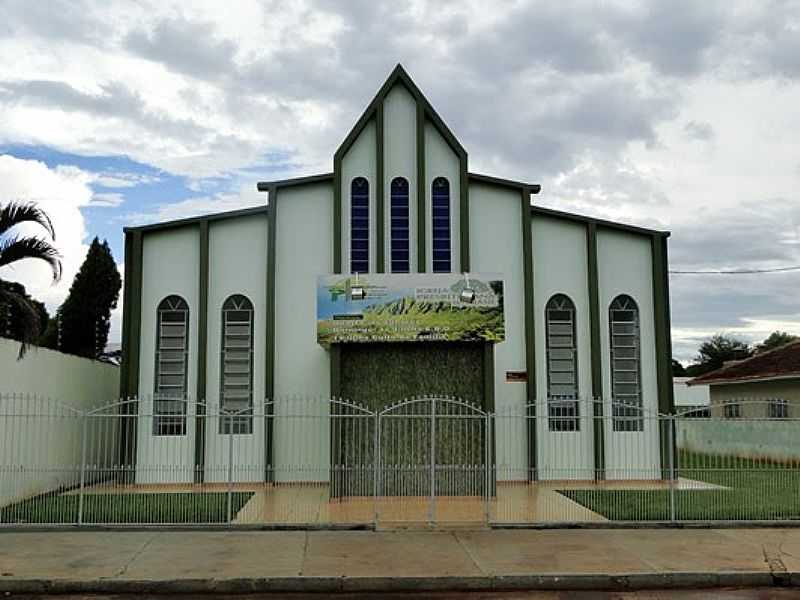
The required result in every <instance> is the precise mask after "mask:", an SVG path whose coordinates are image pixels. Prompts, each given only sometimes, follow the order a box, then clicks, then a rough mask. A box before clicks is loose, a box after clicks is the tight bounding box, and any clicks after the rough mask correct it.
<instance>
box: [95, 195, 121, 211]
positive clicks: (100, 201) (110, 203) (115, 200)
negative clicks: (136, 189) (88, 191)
mask: <svg viewBox="0 0 800 600" xmlns="http://www.w3.org/2000/svg"><path fill="white" fill-rule="evenodd" d="M123 202H125V196H123V195H122V194H120V193H117V192H100V193H95V194H94V196H93V198H92V201H91V203H90V204H89V206H97V207H103V208H115V207H117V206H119V205H120V204H122V203H123Z"/></svg>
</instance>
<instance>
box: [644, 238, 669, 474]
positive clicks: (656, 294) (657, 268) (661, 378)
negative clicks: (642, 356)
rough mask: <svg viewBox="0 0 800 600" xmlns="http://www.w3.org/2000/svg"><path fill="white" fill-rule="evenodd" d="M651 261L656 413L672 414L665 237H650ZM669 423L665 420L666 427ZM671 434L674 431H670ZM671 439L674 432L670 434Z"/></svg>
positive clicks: (664, 439)
mask: <svg viewBox="0 0 800 600" xmlns="http://www.w3.org/2000/svg"><path fill="white" fill-rule="evenodd" d="M650 239H651V242H652V243H651V248H652V262H653V309H654V311H655V314H654V321H655V334H656V381H657V385H658V412H660V413H661V414H673V413H674V412H675V403H674V399H673V391H672V336H671V334H670V308H669V271H668V266H667V264H668V258H667V237H666V236H665V235H661V234H654V235H653V236H652V237H651V238H650ZM669 425H671V423H669V422H667V423H666V425H665V427H666V426H669ZM665 427H661V431H660V434H661V443H660V448H661V470H662V474H663V477H664V478H665V479H666V478H668V477H669V469H668V467H667V465H669V460H670V453H672V454H673V459H674V454H675V446H674V442H673V446H672V448H670V444H669V438H670V436H669V433H668V432H667V430H666V429H665ZM673 434H674V432H673ZM672 437H673V440H674V435H673V436H672Z"/></svg>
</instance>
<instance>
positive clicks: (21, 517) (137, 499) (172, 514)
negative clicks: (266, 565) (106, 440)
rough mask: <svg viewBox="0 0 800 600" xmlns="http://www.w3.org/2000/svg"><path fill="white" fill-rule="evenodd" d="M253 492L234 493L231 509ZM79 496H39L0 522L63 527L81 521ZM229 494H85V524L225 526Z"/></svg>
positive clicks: (2, 512)
mask: <svg viewBox="0 0 800 600" xmlns="http://www.w3.org/2000/svg"><path fill="white" fill-rule="evenodd" d="M252 495H253V493H252V492H234V493H233V494H232V495H231V509H232V514H233V516H234V517H235V516H236V513H238V512H239V510H241V508H242V507H243V506H244V505H245V504H246V503H247V501H248V500H249V499H250V497H251V496H252ZM78 502H79V496H78V495H77V494H62V495H58V496H50V495H48V496H38V497H36V498H30V499H28V500H23V501H22V502H17V503H16V504H11V505H9V506H6V507H3V508H0V523H5V524H11V523H41V524H63V523H76V522H77V521H78ZM227 513H228V495H227V493H226V492H203V493H165V494H154V493H153V494H151V493H148V494H86V495H85V496H84V504H83V522H84V523H86V524H138V523H146V524H158V523H171V524H172V523H225V522H227V518H228V517H227Z"/></svg>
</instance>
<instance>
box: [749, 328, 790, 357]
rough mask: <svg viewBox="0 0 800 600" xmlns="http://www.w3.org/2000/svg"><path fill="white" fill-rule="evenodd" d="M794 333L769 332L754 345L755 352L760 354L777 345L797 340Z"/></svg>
mask: <svg viewBox="0 0 800 600" xmlns="http://www.w3.org/2000/svg"><path fill="white" fill-rule="evenodd" d="M798 339H800V338H798V337H797V336H796V335H792V334H791V333H786V332H785V331H773V332H772V333H770V334H769V336H768V337H767V339H765V340H764V341H763V342H761V343H760V344H759V345H758V346H756V354H760V353H762V352H766V351H767V350H772V349H774V348H777V347H778V346H783V345H784V344H788V343H789V342H794V341H795V340H798Z"/></svg>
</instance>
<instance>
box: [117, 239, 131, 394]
mask: <svg viewBox="0 0 800 600" xmlns="http://www.w3.org/2000/svg"><path fill="white" fill-rule="evenodd" d="M132 238H133V236H132V234H130V233H127V232H126V233H125V266H124V271H123V282H124V287H123V289H122V347H123V348H126V349H127V347H128V345H129V344H130V343H131V331H130V328H131V315H130V307H131V299H130V295H131V286H130V285H129V284H130V282H131V262H132V256H131V254H132V250H131V245H132ZM128 362H129V358H128V353H127V352H122V356H121V360H120V365H119V397H120V399H122V400H125V399H126V398H127V397H128Z"/></svg>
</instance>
